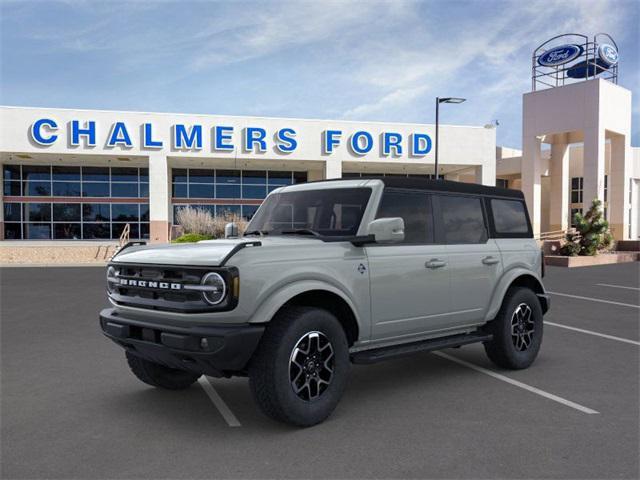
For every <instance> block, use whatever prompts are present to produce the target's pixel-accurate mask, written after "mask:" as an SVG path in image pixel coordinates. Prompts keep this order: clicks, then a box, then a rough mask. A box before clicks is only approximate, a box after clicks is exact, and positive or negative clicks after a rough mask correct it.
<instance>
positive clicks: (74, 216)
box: [53, 203, 80, 222]
mask: <svg viewBox="0 0 640 480" xmlns="http://www.w3.org/2000/svg"><path fill="white" fill-rule="evenodd" d="M53 221H54V222H79V221H80V204H79V203H54V204H53Z"/></svg>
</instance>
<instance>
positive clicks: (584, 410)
mask: <svg viewBox="0 0 640 480" xmlns="http://www.w3.org/2000/svg"><path fill="white" fill-rule="evenodd" d="M433 354H434V355H437V356H439V357H442V358H446V359H447V360H450V361H452V362H454V363H457V364H458V365H462V366H464V367H467V368H470V369H472V370H475V371H476V372H480V373H484V374H485V375H489V376H490V377H493V378H496V379H498V380H502V381H503V382H506V383H509V384H511V385H514V386H516V387H519V388H522V389H523V390H527V391H529V392H532V393H535V394H536V395H540V396H541V397H545V398H548V399H549V400H553V401H554V402H558V403H561V404H562V405H565V406H567V407H569V408H573V409H574V410H578V411H580V412H582V413H586V414H589V415H593V414H598V413H600V412H598V411H596V410H592V409H591V408H588V407H585V406H583V405H580V404H578V403H574V402H572V401H570V400H567V399H565V398H562V397H558V396H557V395H553V394H552V393H549V392H545V391H544V390H540V389H539V388H536V387H532V386H531V385H527V384H526V383H522V382H519V381H517V380H514V379H512V378H509V377H505V376H504V375H500V374H499V373H497V372H494V371H492V370H489V369H487V368H483V367H479V366H478V365H474V364H473V363H469V362H465V361H464V360H461V359H459V358H456V357H453V356H451V355H448V354H446V353H443V352H433Z"/></svg>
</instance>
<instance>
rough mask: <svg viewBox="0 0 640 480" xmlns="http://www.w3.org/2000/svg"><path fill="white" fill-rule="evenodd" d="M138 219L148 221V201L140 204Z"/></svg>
mask: <svg viewBox="0 0 640 480" xmlns="http://www.w3.org/2000/svg"><path fill="white" fill-rule="evenodd" d="M140 220H142V221H145V222H148V221H149V204H148V203H141V204H140Z"/></svg>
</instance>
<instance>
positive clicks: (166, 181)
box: [149, 153, 171, 243]
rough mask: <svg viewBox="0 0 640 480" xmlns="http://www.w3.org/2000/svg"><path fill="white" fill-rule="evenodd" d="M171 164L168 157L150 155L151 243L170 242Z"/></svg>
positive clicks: (158, 154) (159, 154)
mask: <svg viewBox="0 0 640 480" xmlns="http://www.w3.org/2000/svg"><path fill="white" fill-rule="evenodd" d="M170 191H171V190H170V175H169V164H168V161H167V157H166V155H163V154H161V153H157V154H151V155H149V216H150V218H149V220H150V222H149V230H150V232H149V233H150V234H149V238H150V241H151V243H166V242H168V241H169V228H170V225H169V211H170V208H171V195H170Z"/></svg>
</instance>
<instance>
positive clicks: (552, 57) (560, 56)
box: [538, 45, 583, 67]
mask: <svg viewBox="0 0 640 480" xmlns="http://www.w3.org/2000/svg"><path fill="white" fill-rule="evenodd" d="M582 52H583V48H582V47H581V46H579V45H560V46H559V47H554V48H552V49H551V50H547V51H546V52H544V53H543V54H542V55H540V57H538V63H539V64H540V65H542V66H543V67H557V66H558V65H563V64H565V63H569V62H570V61H571V60H575V59H576V58H578V57H579V56H580V55H582Z"/></svg>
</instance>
